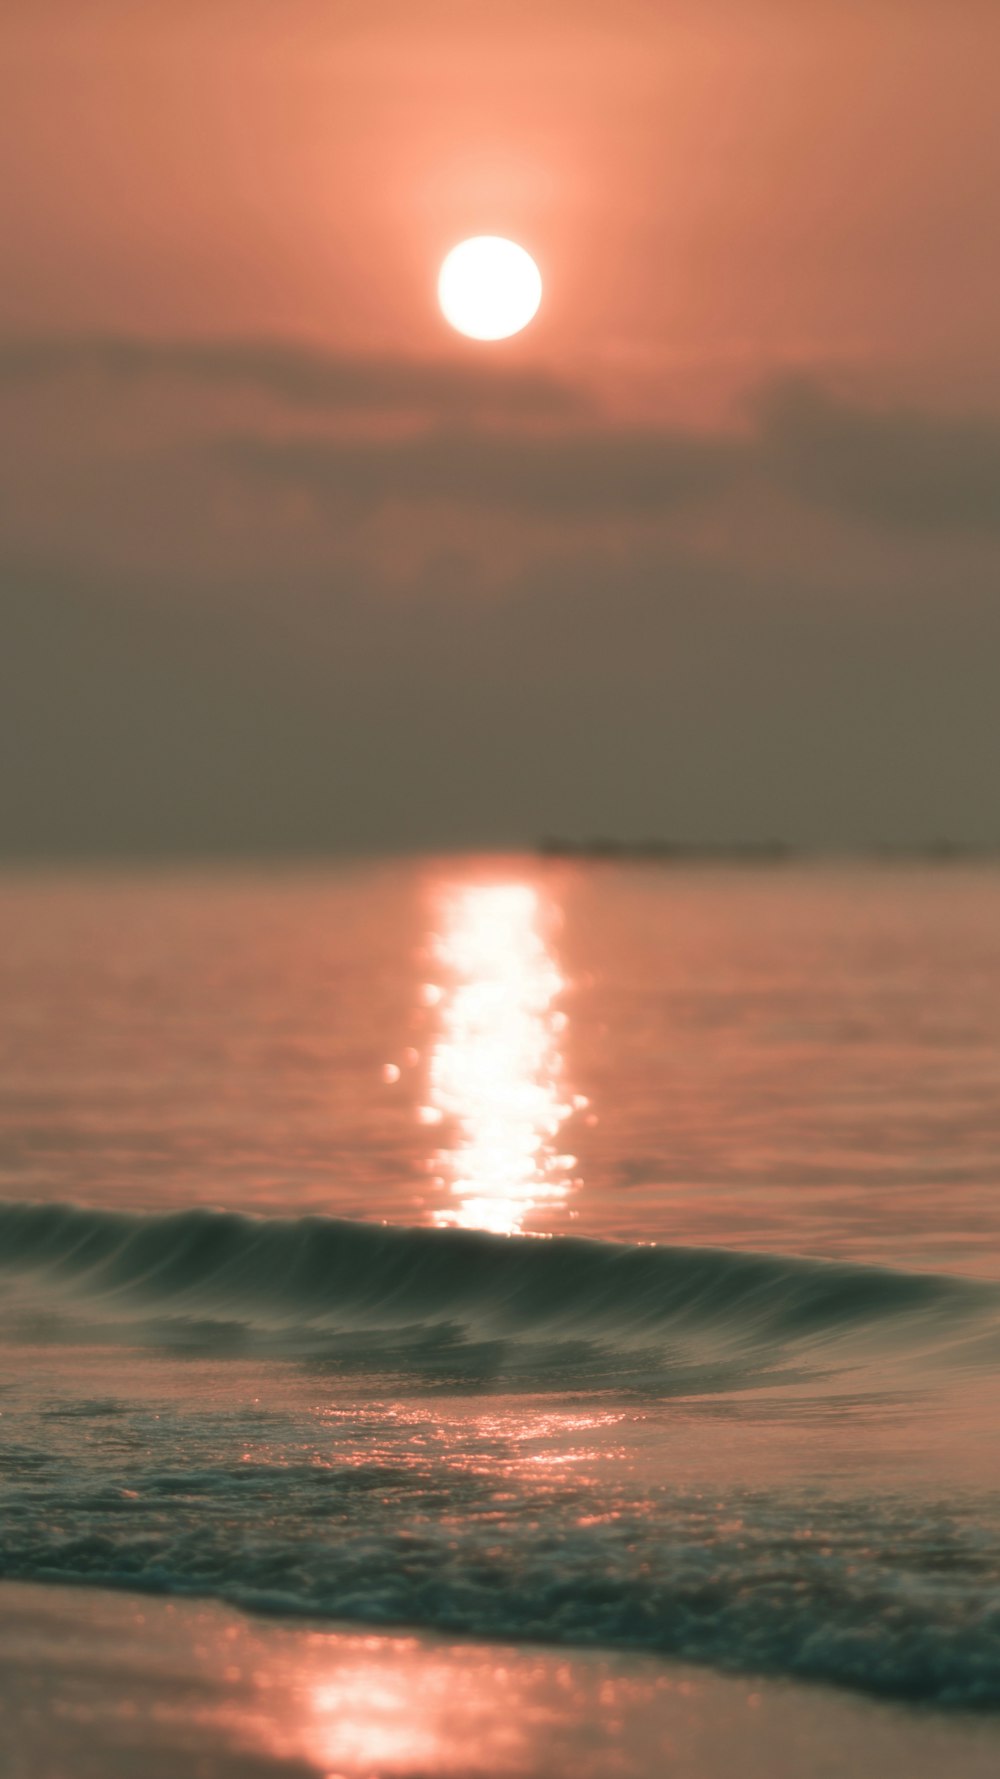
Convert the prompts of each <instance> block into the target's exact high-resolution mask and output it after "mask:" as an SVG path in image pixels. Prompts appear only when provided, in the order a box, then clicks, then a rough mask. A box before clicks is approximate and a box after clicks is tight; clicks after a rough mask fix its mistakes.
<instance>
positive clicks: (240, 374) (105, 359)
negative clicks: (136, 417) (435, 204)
mask: <svg viewBox="0 0 1000 1779" xmlns="http://www.w3.org/2000/svg"><path fill="white" fill-rule="evenodd" d="M81 377H86V378H90V379H93V380H95V381H97V382H98V383H102V384H105V385H110V386H119V387H121V386H125V387H128V386H134V385H141V384H144V383H152V382H162V381H169V382H182V383H186V384H189V385H191V386H193V387H194V388H195V389H201V390H203V391H205V392H220V391H227V390H240V389H243V390H253V391H256V392H258V393H260V394H263V395H266V396H270V397H271V398H272V399H274V400H276V401H279V402H281V403H284V404H286V405H288V406H289V407H292V408H302V409H306V410H319V411H323V410H330V411H333V412H339V411H342V410H346V411H348V412H353V411H357V410H374V411H376V412H379V411H381V412H385V411H399V410H405V409H412V408H418V409H421V410H429V411H432V412H435V413H441V414H463V413H468V412H470V411H479V410H486V411H491V412H498V413H503V414H508V415H522V416H545V415H547V416H555V417H565V416H566V415H568V414H572V413H573V412H574V411H575V410H576V409H577V408H579V406H580V405H581V401H582V399H583V398H582V397H581V395H580V393H579V392H578V391H576V390H573V389H571V388H569V387H568V386H567V385H565V384H563V383H561V382H560V381H559V380H558V379H557V378H556V377H553V376H551V375H549V374H548V373H547V372H544V371H540V370H525V369H522V368H520V367H517V366H511V365H507V364H503V363H493V364H491V365H484V364H482V363H479V364H473V363H471V362H466V363H462V362H460V361H458V360H454V359H450V360H438V361H429V362H428V361H424V360H421V361H417V360H415V359H404V358H397V357H391V356H385V357H371V356H368V357H366V356H365V355H363V354H359V353H350V354H344V353H337V352H332V351H328V350H324V349H323V348H322V347H319V346H309V345H302V344H300V343H299V342H297V341H290V340H281V339H270V340H269V339H242V340H234V339H229V340H226V339H211V340H201V339H191V340H189V339H175V340H170V339H139V338H133V337H130V336H128V335H114V334H103V335H102V334H98V335H83V334H81V335H78V336H72V337H67V336H55V337H51V338H45V337H39V338H22V339H8V340H0V390H2V389H4V388H7V389H11V388H18V387H26V386H27V387H31V386H33V385H35V386H37V385H44V384H50V385H51V384H56V385H59V384H64V383H66V382H67V381H71V380H74V379H79V378H81Z"/></svg>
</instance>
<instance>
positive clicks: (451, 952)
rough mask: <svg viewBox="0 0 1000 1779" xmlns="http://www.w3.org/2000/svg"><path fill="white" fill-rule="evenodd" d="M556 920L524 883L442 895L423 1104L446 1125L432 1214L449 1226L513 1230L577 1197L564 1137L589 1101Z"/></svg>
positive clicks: (428, 995) (448, 889) (429, 1119)
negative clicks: (579, 1071) (577, 1079)
mask: <svg viewBox="0 0 1000 1779" xmlns="http://www.w3.org/2000/svg"><path fill="white" fill-rule="evenodd" d="M551 918H552V910H551V909H549V908H548V907H546V906H545V905H544V904H543V901H542V898H541V896H540V894H539V892H538V891H537V890H536V889H535V888H534V887H533V886H532V885H531V884H528V883H524V882H517V881H513V882H505V883H462V884H449V885H446V886H443V887H442V888H441V889H440V891H439V894H438V903H437V921H436V929H435V933H434V937H433V956H434V961H435V965H436V966H437V974H438V977H439V979H438V980H436V981H434V982H430V983H427V984H426V985H425V988H424V991H423V999H424V1003H425V1005H426V1006H427V1007H428V1008H430V1009H432V1010H433V1013H434V1016H435V1017H436V1022H437V1026H436V1033H435V1037H434V1041H433V1045H432V1049H431V1053H430V1060H429V1069H428V1083H427V1103H426V1105H425V1106H423V1107H422V1108H421V1111H420V1117H421V1120H422V1122H424V1123H425V1124H429V1125H435V1124H440V1126H441V1130H442V1139H441V1145H440V1147H439V1148H438V1150H437V1151H436V1153H435V1156H434V1171H435V1175H436V1179H437V1183H438V1186H439V1189H440V1190H442V1191H444V1192H446V1193H447V1195H448V1202H447V1204H446V1205H442V1206H440V1207H439V1208H438V1209H436V1210H435V1211H434V1213H433V1217H434V1221H435V1222H436V1223H438V1224H441V1225H449V1224H450V1225H458V1226H461V1227H464V1228H470V1229H488V1230H492V1231H493V1232H494V1233H496V1234H504V1235H513V1234H516V1233H518V1232H520V1231H522V1230H523V1229H524V1228H525V1226H526V1225H527V1224H528V1222H529V1220H530V1218H531V1215H532V1212H534V1211H536V1210H538V1209H539V1208H540V1207H543V1206H545V1207H550V1208H551V1207H552V1206H555V1205H560V1204H565V1202H566V1200H567V1199H568V1197H569V1193H570V1190H571V1187H572V1184H573V1182H572V1178H571V1170H572V1169H573V1167H574V1166H575V1160H576V1158H575V1157H574V1156H572V1155H564V1154H560V1153H559V1152H558V1145H557V1141H556V1139H557V1137H558V1135H559V1132H560V1130H561V1128H562V1126H563V1124H564V1123H565V1121H566V1119H567V1118H568V1117H569V1116H570V1114H571V1113H572V1112H573V1111H574V1110H576V1109H578V1108H579V1107H580V1106H581V1105H582V1104H583V1101H582V1100H581V1099H580V1098H579V1097H577V1098H575V1099H574V1098H573V1097H571V1096H569V1095H568V1094H567V1092H566V1088H565V1083H564V1080H563V1058H562V1054H561V1050H560V1045H559V1039H560V1036H561V1035H562V1033H563V1031H564V1029H565V1023H566V1021H565V1014H564V1013H563V1012H562V1011H561V1009H560V1008H559V1007H558V1006H557V1002H558V999H559V996H560V995H561V993H562V991H563V990H564V988H565V986H566V984H565V982H564V981H563V978H562V975H561V974H560V971H559V968H558V965H557V963H556V961H555V958H554V956H553V954H552V951H551V950H550V947H549V944H548V942H547V938H546V929H547V927H548V926H549V925H550V924H551Z"/></svg>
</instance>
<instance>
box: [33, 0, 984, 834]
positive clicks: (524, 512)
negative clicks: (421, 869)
mask: <svg viewBox="0 0 1000 1779" xmlns="http://www.w3.org/2000/svg"><path fill="white" fill-rule="evenodd" d="M998 57H1000V9H998V8H997V6H996V4H995V0H991V3H990V4H982V5H980V4H979V3H978V0H961V3H960V4H956V3H955V0H864V3H862V0H857V3H854V0H830V3H827V0H676V3H675V4H670V3H669V0H659V3H656V4H654V3H652V0H650V3H649V4H644V3H640V0H632V3H629V0H549V3H548V4H545V0H506V3H504V0H500V3H499V4H495V5H492V6H489V7H487V6H485V5H484V4H482V3H481V0H465V3H464V4H463V3H462V0H451V3H450V4H449V3H446V0H437V3H436V4H435V3H434V0H357V3H347V0H87V3H86V4H85V5H84V4H81V3H80V0H30V3H29V0H11V4H10V5H9V6H8V7H7V8H6V9H5V13H4V19H3V22H2V23H0V164H2V165H3V167H4V178H3V181H2V182H0V242H2V256H0V266H2V277H0V457H2V465H0V468H2V478H0V761H2V766H0V850H5V851H6V852H8V853H12V854H17V853H32V852H43V853H44V852H53V851H54V852H67V851H69V852H73V851H80V852H86V853H90V852H102V851H108V850H110V851H115V852H121V851H130V850H141V851H153V852H157V851H171V850H177V849H180V850H205V849H208V850H222V851H231V850H249V851H257V850H274V849H285V848H287V849H294V850H300V849H304V850H313V849H318V848H319V849H323V848H355V847H368V846H376V847H380V848H381V847H392V846H395V845H405V846H407V847H410V846H414V845H425V844H426V845H432V846H437V845H441V844H449V845H450V844H464V843H485V844H509V843H517V842H519V841H522V840H531V839H533V838H534V837H536V836H537V835H540V834H545V833H553V832H555V833H565V834H572V835H586V834H595V833H610V834H617V835H622V836H630V835H645V834H650V833H652V834H667V835H675V836H680V837H687V838H691V839H695V840H699V839H721V838H750V837H754V836H761V835H772V834H773V835H782V836H785V837H786V838H788V839H790V840H793V841H803V842H819V843H828V844H852V843H862V844H864V843H869V842H877V841H889V842H908V841H921V840H924V839H926V838H933V837H935V836H939V835H949V836H952V837H954V838H956V839H960V840H961V839H965V840H970V841H988V842H997V841H1000V800H998V797H997V792H996V784H997V776H998V766H1000V577H998V569H1000V328H998V309H1000V231H998V229H997V191H998V188H1000V122H998V118H1000V111H998V107H997V104H996V96H995V85H996V69H997V67H998V65H1000V62H998ZM476 233H502V234H508V235H511V236H512V237H514V238H515V239H516V240H518V241H520V242H522V243H523V244H524V245H525V246H526V247H527V248H528V249H529V250H530V251H531V252H532V253H533V254H534V256H535V258H536V259H537V260H538V263H539V265H540V266H541V269H542V274H543V278H544V280H545V289H546V294H545V300H544V302H543V306H542V310H541V312H540V314H539V317H538V319H537V321H536V322H535V323H534V324H533V325H532V326H531V327H530V328H529V329H528V330H527V331H526V332H525V333H524V334H523V335H520V336H518V337H517V338H516V339H514V340H511V341H507V342H502V343H499V344H496V345H490V346H484V345H476V344H473V343H472V342H469V341H463V340H461V339H460V338H459V337H458V336H456V335H454V334H452V333H451V332H450V331H449V329H448V328H447V327H446V325H445V323H444V322H443V320H442V319H441V317H440V315H439V313H438V310H437V306H436V302H435V295H434V291H435V281H436V275H437V269H438V266H439V263H440V261H441V259H442V257H443V255H444V253H445V252H446V251H447V250H448V248H449V247H451V246H452V245H454V243H455V242H456V241H458V240H460V239H461V238H462V237H463V236H465V235H469V234H476Z"/></svg>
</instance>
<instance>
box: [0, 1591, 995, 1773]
mask: <svg viewBox="0 0 1000 1779" xmlns="http://www.w3.org/2000/svg"><path fill="white" fill-rule="evenodd" d="M0 1737H2V1746H3V1749H4V1753H5V1765H4V1772H5V1776H6V1779H40V1776H41V1775H48V1774H55V1773H63V1772H72V1773H73V1775H74V1779H131V1776H132V1775H134V1774H135V1773H136V1772H137V1771H141V1772H142V1774H143V1779H176V1774H177V1773H178V1772H179V1771H181V1770H183V1768H184V1766H185V1765H189V1766H190V1768H191V1771H192V1773H195V1774H197V1779H237V1775H239V1779H335V1776H336V1779H375V1776H376V1775H377V1776H378V1779H432V1776H438V1779H478V1776H481V1779H487V1776H489V1779H555V1776H557V1775H559V1774H563V1773H572V1774H573V1775H574V1779H605V1776H607V1775H612V1774H613V1775H615V1776H616V1779H647V1776H651V1775H654V1774H659V1773H660V1772H665V1771H669V1772H670V1774H671V1776H672V1779H724V1776H725V1779H728V1775H730V1774H731V1773H732V1772H734V1771H739V1772H740V1774H741V1776H742V1779H810V1776H811V1775H815V1776H816V1779H865V1776H866V1775H870V1776H871V1779H880V1775H881V1774H882V1773H883V1772H884V1771H885V1770H886V1769H887V1768H889V1767H890V1766H891V1765H893V1764H894V1765H895V1766H896V1767H898V1768H899V1769H900V1770H905V1771H906V1773H907V1779H938V1776H939V1775H940V1774H941V1773H943V1772H947V1773H948V1774H949V1776H950V1779H992V1775H993V1773H995V1772H996V1770H997V1766H998V1764H1000V1719H998V1718H997V1717H995V1716H993V1715H992V1714H982V1713H973V1712H954V1711H949V1712H943V1711H939V1710H933V1709H929V1708H927V1707H924V1706H907V1705H899V1704H891V1703H884V1702H882V1701H876V1700H873V1699H871V1698H868V1697H865V1696H862V1695H856V1694H853V1693H850V1692H848V1691H846V1690H841V1689H839V1688H833V1687H823V1686H817V1685H812V1684H803V1683H797V1682H792V1681H785V1680H771V1679H757V1678H752V1677H751V1678H748V1677H747V1676H732V1675H725V1674H720V1673H717V1672H715V1671H714V1670H712V1669H708V1668H701V1667H696V1666H693V1665H688V1664H683V1663H680V1662H676V1661H664V1660H662V1659H661V1658H659V1657H657V1656H652V1655H641V1654H636V1655H624V1654H618V1653H615V1654H611V1653H607V1652H601V1651H596V1650H578V1649H575V1650H568V1649H565V1648H551V1647H543V1646H540V1645H537V1644H530V1645H529V1644H517V1645H511V1644H498V1643H474V1642H465V1641H459V1640H456V1639H454V1638H448V1637H443V1636H440V1635H434V1634H427V1633H424V1632H416V1631H408V1632H402V1631H398V1630H393V1631H381V1630H379V1631H373V1630H372V1629H371V1628H370V1627H367V1628H365V1627H359V1626H356V1625H354V1626H350V1627H347V1626H343V1625H338V1626H336V1627H324V1628H320V1627H319V1626H318V1625H317V1623H316V1622H315V1621H306V1622H302V1621H290V1620H287V1619H273V1620H272V1619H267V1620H264V1619H257V1618H253V1617H250V1616H249V1615H247V1614H244V1613H242V1612H239V1611H237V1610H235V1609H234V1608H231V1607H227V1606H223V1605H219V1604H217V1603H215V1602H211V1601H203V1600H190V1599H177V1598H174V1599H163V1598H161V1597H156V1596H151V1595H145V1594H133V1593H129V1592H126V1591H125V1590H119V1589H114V1590H105V1589H97V1588H91V1587H86V1586H71V1587H68V1586H65V1585H63V1584H58V1583H48V1582H6V1581H5V1582H0Z"/></svg>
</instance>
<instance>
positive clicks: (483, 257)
mask: <svg viewBox="0 0 1000 1779" xmlns="http://www.w3.org/2000/svg"><path fill="white" fill-rule="evenodd" d="M541 300H542V276H541V273H540V272H539V270H538V267H537V266H536V264H535V262H534V260H533V259H532V257H531V255H530V253H526V252H525V250H524V248H523V247H519V246H518V245H517V242H516V241H506V240H504V239H503V237H502V236H501V235H475V236H473V238H472V239H471V240H470V241H462V242H460V243H459V245H458V246H457V247H453V248H452V250H451V252H450V253H449V254H448V257H447V259H446V260H445V262H444V264H443V266H442V267H441V272H440V276H439V278H438V301H439V302H440V304H441V310H442V313H443V315H444V317H445V320H446V321H450V323H451V325H452V327H454V328H457V329H458V332H459V333H460V334H467V335H468V337H469V338H470V339H472V340H506V339H508V338H509V336H510V335H511V334H517V333H520V331H521V329H522V328H523V327H527V325H528V322H529V321H531V320H532V318H533V317H534V316H535V315H536V314H537V312H538V305H539V303H540V302H541Z"/></svg>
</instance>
